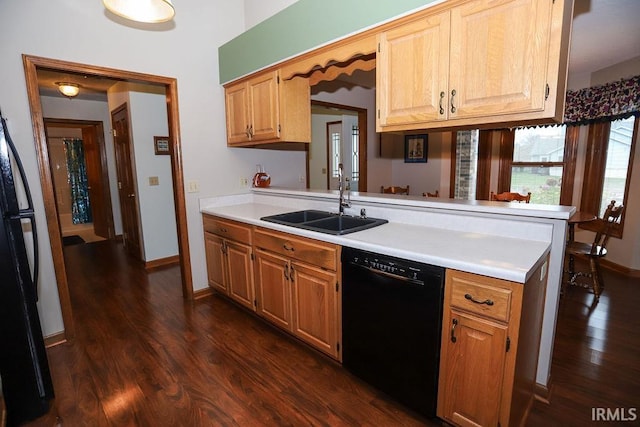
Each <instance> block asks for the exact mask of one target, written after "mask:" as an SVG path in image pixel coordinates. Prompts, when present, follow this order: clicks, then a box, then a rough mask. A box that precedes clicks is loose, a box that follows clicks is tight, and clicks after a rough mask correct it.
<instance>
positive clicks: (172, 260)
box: [144, 255, 180, 270]
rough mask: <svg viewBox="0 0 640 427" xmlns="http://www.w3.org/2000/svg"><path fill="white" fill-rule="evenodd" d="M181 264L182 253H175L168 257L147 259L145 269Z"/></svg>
mask: <svg viewBox="0 0 640 427" xmlns="http://www.w3.org/2000/svg"><path fill="white" fill-rule="evenodd" d="M178 264H180V255H173V256H169V257H166V258H158V259H154V260H152V261H145V263H144V269H145V270H153V269H154V268H160V267H169V266H172V265H178Z"/></svg>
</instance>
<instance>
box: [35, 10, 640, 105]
mask: <svg viewBox="0 0 640 427" xmlns="http://www.w3.org/2000/svg"><path fill="white" fill-rule="evenodd" d="M539 1H542V0H539ZM572 31H573V32H572V37H571V48H570V53H569V75H570V76H573V75H582V74H585V73H592V72H594V71H598V70H601V69H603V68H606V67H609V66H611V65H614V64H617V63H619V62H623V61H626V60H629V59H632V58H635V57H638V56H640V0H575V9H574V19H573V30H572ZM367 74H368V75H367ZM638 74H640V70H638ZM354 77H356V76H354ZM357 78H358V82H357V83H356V84H358V85H361V86H365V87H372V86H374V85H375V73H361V74H360V75H359V76H357ZM38 79H39V85H40V90H41V93H43V94H46V95H49V96H61V97H62V95H61V94H60V93H59V92H58V91H57V90H56V86H55V82H58V81H67V80H71V81H73V82H76V83H79V84H80V87H81V90H80V95H78V97H79V98H83V99H97V100H103V99H104V100H106V89H107V87H109V86H110V85H112V84H113V83H115V82H116V81H115V80H109V79H102V78H101V79H96V78H93V77H91V76H78V75H72V74H69V73H57V72H54V71H47V70H39V71H38ZM345 80H352V79H345ZM351 83H355V82H351Z"/></svg>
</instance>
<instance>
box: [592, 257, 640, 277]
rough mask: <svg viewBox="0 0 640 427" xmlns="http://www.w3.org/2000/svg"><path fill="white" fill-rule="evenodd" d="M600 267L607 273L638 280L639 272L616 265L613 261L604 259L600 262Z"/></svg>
mask: <svg viewBox="0 0 640 427" xmlns="http://www.w3.org/2000/svg"><path fill="white" fill-rule="evenodd" d="M600 266H602V268H605V269H607V270H609V271H615V272H616V273H620V274H622V275H624V276H626V277H628V278H630V279H637V278H640V270H634V269H632V268H629V267H625V266H624V265H620V264H616V263H614V262H613V261H610V260H608V259H606V258H604V259H601V260H600Z"/></svg>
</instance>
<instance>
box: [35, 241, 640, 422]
mask: <svg viewBox="0 0 640 427" xmlns="http://www.w3.org/2000/svg"><path fill="white" fill-rule="evenodd" d="M65 260H66V264H67V273H68V276H69V287H70V291H71V299H72V305H73V309H74V318H75V321H76V328H77V331H76V333H77V338H76V340H75V342H74V343H73V344H62V345H59V346H56V347H53V348H50V349H49V351H48V354H49V362H50V365H51V370H52V375H53V381H54V386H55V390H56V399H55V401H54V403H53V405H52V409H51V411H50V412H49V414H47V415H46V416H44V417H42V418H40V419H38V420H36V421H34V422H32V423H30V424H29V425H30V426H52V425H55V424H56V422H57V419H58V418H57V417H59V421H60V423H61V424H62V425H63V426H87V425H90V426H209V425H224V426H233V425H238V426H283V425H291V426H299V425H314V426H315V425H318V426H343V425H344V426H354V425H367V426H396V425H398V426H400V425H401V426H414V425H415V426H417V425H440V424H441V423H439V422H437V421H428V420H424V419H421V418H420V417H418V416H417V415H415V414H413V413H411V412H409V411H407V410H405V409H404V408H403V407H401V406H400V405H397V404H395V403H394V402H393V401H391V400H390V399H388V398H387V397H386V396H384V395H383V394H382V393H379V392H377V391H376V390H374V389H372V388H371V387H369V386H368V385H366V384H365V383H363V382H361V381H360V380H358V379H357V378H355V377H353V376H352V375H351V374H349V373H348V372H346V371H345V370H344V369H343V368H342V367H341V366H340V365H339V364H337V363H335V362H332V361H331V360H330V359H328V358H326V357H325V356H323V355H320V354H319V353H317V352H315V351H313V350H310V349H308V348H306V347H305V346H303V345H301V344H299V343H298V342H297V341H295V340H294V339H292V338H289V337H288V336H286V335H284V334H282V333H281V332H279V331H277V330H275V329H273V328H271V327H270V326H268V325H266V324H265V323H264V322H262V321H260V320H259V319H256V318H255V317H254V316H251V315H249V314H248V313H247V312H245V311H244V310H242V309H240V308H238V307H236V306H235V305H233V304H231V303H229V302H227V301H226V300H224V299H222V298H220V297H211V298H205V299H203V300H200V301H197V302H195V303H191V302H185V301H184V300H183V299H182V295H181V287H180V277H179V274H180V273H179V269H178V267H171V268H164V269H158V270H155V271H152V272H146V271H145V270H144V268H143V267H142V265H141V264H138V263H136V262H133V261H131V260H129V259H128V258H127V257H126V256H125V254H124V251H123V250H122V247H121V246H120V245H117V244H113V243H111V242H97V243H90V244H84V245H76V246H70V247H67V248H65ZM605 281H606V289H605V291H604V293H603V295H602V297H601V299H600V303H599V304H598V306H597V307H595V308H594V309H590V307H589V304H590V301H591V299H592V296H591V295H590V294H588V293H587V292H586V291H584V290H582V289H571V290H570V292H568V293H567V295H566V296H565V297H564V298H563V301H562V307H561V313H560V317H559V319H558V333H557V340H556V345H555V354H554V359H553V366H552V375H553V378H554V384H555V386H554V387H553V391H552V395H551V404H550V405H547V404H544V403H543V402H536V403H535V405H534V408H533V411H532V413H531V416H530V418H529V423H528V425H529V426H545V427H549V426H570V425H574V426H584V425H587V424H589V423H590V420H591V408H592V407H611V408H618V407H625V408H632V407H638V406H640V401H639V399H640V397H639V396H640V373H639V372H638V371H639V370H640V363H638V361H639V358H638V355H639V354H640V335H639V333H638V330H640V329H639V326H640V320H639V318H638V316H637V315H636V314H635V313H636V312H637V309H636V307H638V305H639V304H640V288H639V287H638V285H639V283H638V280H635V281H633V282H632V281H631V280H628V279H625V278H623V277H620V276H616V275H613V274H607V275H606V277H605ZM632 424H633V423H625V425H632ZM608 425H613V424H612V423H608Z"/></svg>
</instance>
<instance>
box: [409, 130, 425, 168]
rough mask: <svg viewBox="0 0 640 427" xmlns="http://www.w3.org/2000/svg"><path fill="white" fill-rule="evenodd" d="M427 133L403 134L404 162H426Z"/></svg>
mask: <svg viewBox="0 0 640 427" xmlns="http://www.w3.org/2000/svg"><path fill="white" fill-rule="evenodd" d="M428 142H429V140H428V135H427V134H421V135H405V137H404V162H405V163H427V151H429V150H428Z"/></svg>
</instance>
